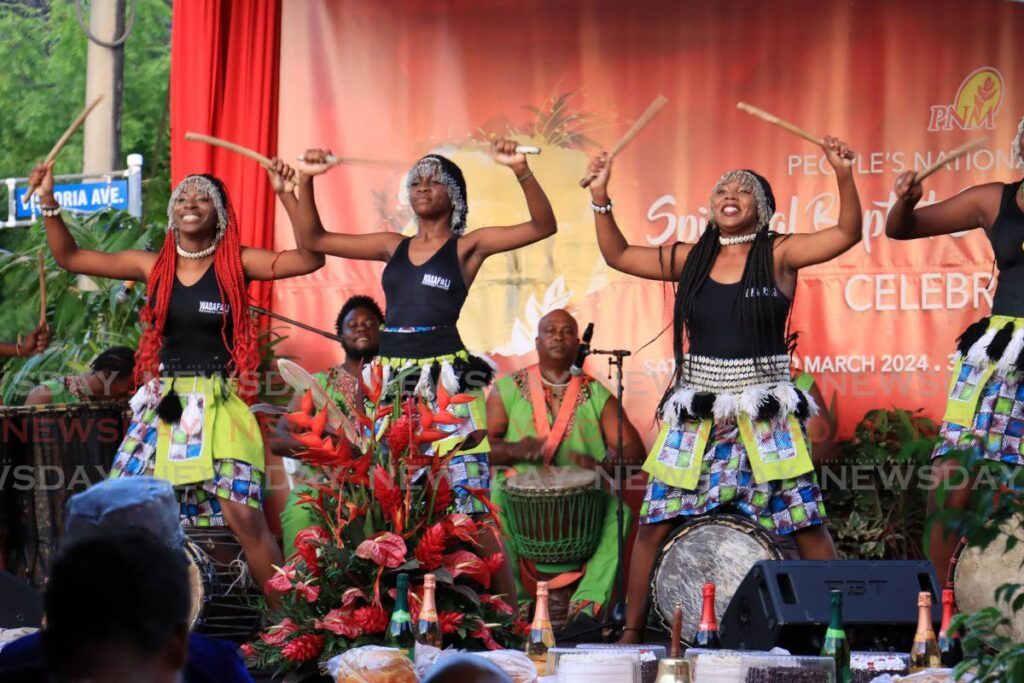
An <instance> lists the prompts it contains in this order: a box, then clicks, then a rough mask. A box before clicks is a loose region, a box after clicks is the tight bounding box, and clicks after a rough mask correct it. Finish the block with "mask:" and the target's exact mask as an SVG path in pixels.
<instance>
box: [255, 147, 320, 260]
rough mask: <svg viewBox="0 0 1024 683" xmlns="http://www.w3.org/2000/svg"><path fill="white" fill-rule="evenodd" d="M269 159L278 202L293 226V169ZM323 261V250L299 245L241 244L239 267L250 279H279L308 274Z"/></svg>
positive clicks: (294, 215) (296, 204) (294, 207)
mask: <svg viewBox="0 0 1024 683" xmlns="http://www.w3.org/2000/svg"><path fill="white" fill-rule="evenodd" d="M271 163H272V165H271V167H270V168H268V169H267V175H268V176H269V177H270V185H271V186H272V187H273V188H274V192H275V193H276V194H277V196H278V197H279V198H280V199H281V203H282V204H283V205H284V210H285V211H286V212H287V213H288V218H289V219H290V220H291V222H292V229H293V230H294V229H295V222H296V220H295V219H296V215H297V213H298V205H299V201H298V199H297V198H296V197H295V193H294V191H293V189H292V186H293V185H294V184H295V169H293V168H291V167H290V166H288V165H287V164H285V163H284V162H283V161H281V160H280V159H276V158H275V159H273V160H272V162H271ZM295 242H296V244H298V237H296V240H295ZM323 265H324V255H323V254H318V253H315V252H312V251H309V250H308V249H303V248H301V246H299V247H298V248H296V249H288V250H286V251H282V252H275V251H270V250H267V249H255V248H252V247H244V248H243V249H242V267H243V268H244V269H245V274H246V276H248V278H249V279H251V280H279V279H281V278H288V277H296V276H299V275H307V274H309V273H312V272H314V271H316V270H319V269H320V268H322V267H323Z"/></svg>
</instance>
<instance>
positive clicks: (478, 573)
mask: <svg viewBox="0 0 1024 683" xmlns="http://www.w3.org/2000/svg"><path fill="white" fill-rule="evenodd" d="M443 564H444V568H445V569H447V570H448V573H449V574H451V575H452V578H457V577H459V576H462V575H463V574H465V575H466V576H468V577H469V578H471V579H473V580H474V581H476V582H477V583H479V584H480V585H481V586H483V587H484V588H490V587H491V573H490V572H489V571H487V565H486V564H484V561H483V560H481V559H480V558H479V557H477V556H476V555H474V554H473V553H471V552H469V551H468V550H456V551H455V552H453V553H448V554H447V555H445V556H444V562H443Z"/></svg>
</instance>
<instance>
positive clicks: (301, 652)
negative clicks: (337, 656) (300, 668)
mask: <svg viewBox="0 0 1024 683" xmlns="http://www.w3.org/2000/svg"><path fill="white" fill-rule="evenodd" d="M323 649H324V637H323V636H318V635H315V634H313V633H307V634H305V635H302V636H299V637H298V638H295V639H294V640H292V641H291V642H290V643H288V644H287V645H285V646H284V647H283V648H282V649H281V656H283V657H284V658H285V659H287V660H289V661H292V662H308V661H309V660H311V659H316V658H317V657H318V656H319V655H320V653H321V652H323Z"/></svg>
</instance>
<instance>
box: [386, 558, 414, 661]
mask: <svg viewBox="0 0 1024 683" xmlns="http://www.w3.org/2000/svg"><path fill="white" fill-rule="evenodd" d="M388 646H390V647H397V648H398V649H399V650H401V651H402V654H403V655H405V656H406V657H408V658H409V659H414V658H415V656H416V634H415V633H414V632H413V629H412V616H411V615H410V614H409V575H408V574H399V575H398V597H397V598H395V610H394V611H393V612H392V613H391V623H390V624H389V625H388Z"/></svg>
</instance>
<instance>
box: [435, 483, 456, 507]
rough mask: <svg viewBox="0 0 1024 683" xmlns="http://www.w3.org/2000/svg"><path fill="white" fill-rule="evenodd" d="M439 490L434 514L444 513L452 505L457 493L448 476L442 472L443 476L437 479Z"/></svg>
mask: <svg viewBox="0 0 1024 683" xmlns="http://www.w3.org/2000/svg"><path fill="white" fill-rule="evenodd" d="M436 481H437V484H435V486H437V492H436V493H435V495H434V514H435V515H442V514H444V512H445V511H446V510H447V509H448V508H449V507H451V505H452V502H453V501H454V500H455V494H454V493H452V487H451V485H450V484H449V483H448V477H447V476H446V475H445V474H444V473H443V472H442V473H441V476H440V477H438V478H437V479H436Z"/></svg>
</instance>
